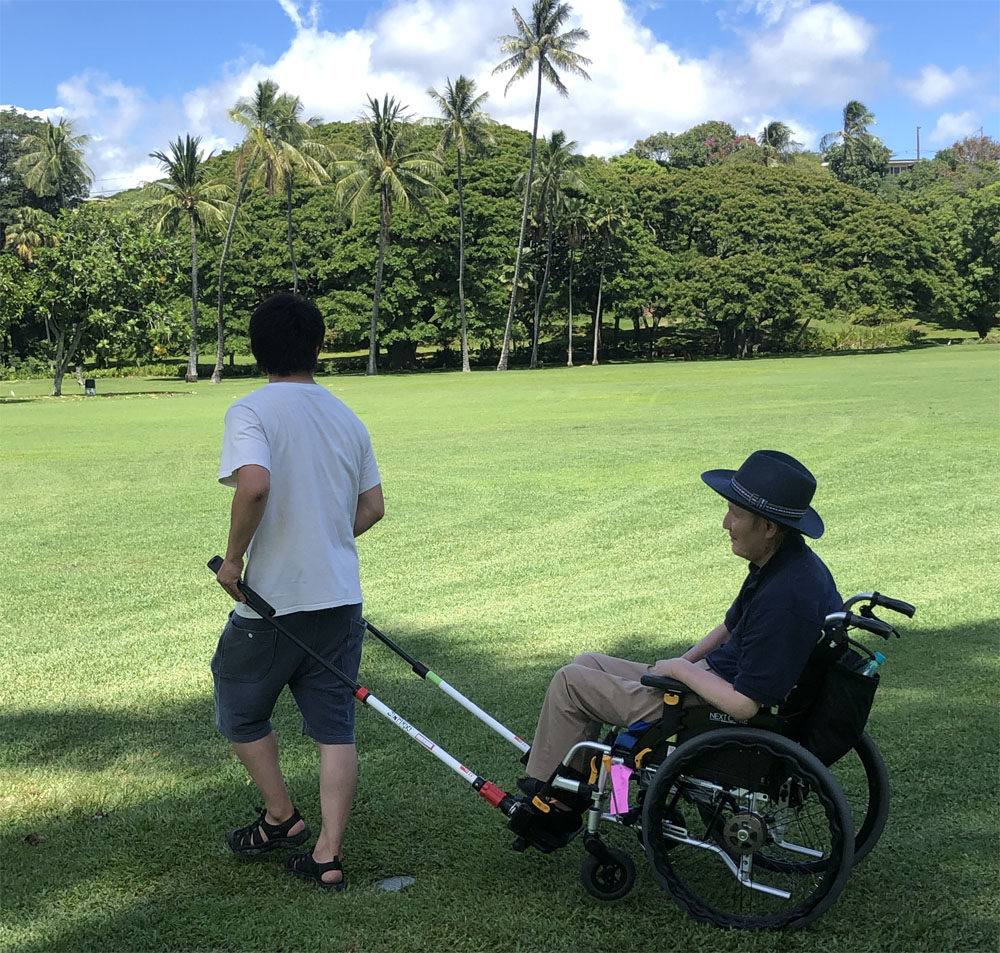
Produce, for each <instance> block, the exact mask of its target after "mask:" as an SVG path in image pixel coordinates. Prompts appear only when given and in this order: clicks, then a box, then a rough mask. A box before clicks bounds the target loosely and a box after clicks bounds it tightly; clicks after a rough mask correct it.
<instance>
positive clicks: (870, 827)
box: [701, 732, 889, 872]
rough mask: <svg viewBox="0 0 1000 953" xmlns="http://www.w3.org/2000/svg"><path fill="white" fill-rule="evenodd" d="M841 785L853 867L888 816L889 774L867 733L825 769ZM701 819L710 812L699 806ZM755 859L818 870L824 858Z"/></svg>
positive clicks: (773, 855)
mask: <svg viewBox="0 0 1000 953" xmlns="http://www.w3.org/2000/svg"><path fill="white" fill-rule="evenodd" d="M828 770H829V771H830V773H831V774H832V775H833V777H834V780H835V781H836V782H837V783H838V784H839V785H840V789H841V790H842V791H843V792H844V797H845V799H846V800H847V806H848V807H849V808H850V811H851V819H852V821H853V823H854V830H855V831H856V832H857V833H856V834H855V837H854V866H855V867H856V866H857V865H858V864H859V863H860V862H861V861H862V860H863V859H864V858H865V857H866V856H867V855H868V854H869V853H870V852H871V849H872V848H873V847H874V846H875V844H876V843H877V842H878V839H879V837H881V836H882V831H883V830H884V829H885V822H886V819H887V818H888V816H889V775H888V774H887V773H886V770H885V761H883V760H882V753H881V752H880V751H879V750H878V747H877V746H876V744H875V742H874V741H872V739H871V738H870V737H869V736H868V734H867V732H866V733H865V734H864V735H863V736H862V738H861V740H860V741H859V742H858V743H857V745H856V746H855V747H854V748H852V749H851V750H850V751H849V752H847V754H845V755H844V756H843V757H842V758H841V759H840V760H839V761H837V762H836V763H835V764H832V765H830V767H829V768H828ZM701 813H702V819H703V820H704V821H705V822H706V823H709V822H710V821H711V812H710V811H709V810H708V809H707V808H704V807H702V808H701ZM758 862H759V863H760V864H761V865H762V866H763V867H766V868H768V869H770V870H786V871H787V870H798V871H800V872H809V871H816V870H819V869H820V867H821V866H822V865H823V864H825V863H826V861H825V860H805V859H802V858H797V857H790V856H788V855H787V854H784V855H778V852H772V851H770V850H767V849H765V850H763V851H762V852H761V854H760V855H759V857H758Z"/></svg>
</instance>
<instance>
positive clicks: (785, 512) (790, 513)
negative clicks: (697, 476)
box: [730, 477, 808, 520]
mask: <svg viewBox="0 0 1000 953" xmlns="http://www.w3.org/2000/svg"><path fill="white" fill-rule="evenodd" d="M730 482H731V483H732V486H733V489H734V490H735V491H736V493H737V495H739V496H740V497H742V498H743V499H744V500H746V502H747V503H749V504H750V505H751V506H752V507H754V508H755V509H758V510H762V511H763V512H765V513H774V515H775V516H786V517H789V518H791V519H797V520H798V519H802V517H803V516H805V515H806V513H807V512H808V509H805V510H795V509H792V508H791V507H788V506H778V504H777V503H770V502H768V501H767V500H766V499H764V497H762V496H761V495H760V494H759V493H751V492H750V491H749V490H748V489H747V488H746V487H743V486H740V484H739V483H738V482H737V481H736V477H733V478H732V480H731V481H730Z"/></svg>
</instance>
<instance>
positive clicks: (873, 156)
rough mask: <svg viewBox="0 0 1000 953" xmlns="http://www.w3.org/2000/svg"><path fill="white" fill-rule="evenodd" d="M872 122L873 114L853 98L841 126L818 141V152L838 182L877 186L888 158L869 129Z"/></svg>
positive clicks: (877, 138)
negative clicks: (821, 154)
mask: <svg viewBox="0 0 1000 953" xmlns="http://www.w3.org/2000/svg"><path fill="white" fill-rule="evenodd" d="M874 125H875V116H874V114H873V113H871V112H870V111H869V110H868V107H867V106H865V104H864V103H862V102H858V100H856V99H852V100H851V101H850V102H849V103H847V105H846V106H844V112H843V117H842V128H840V129H838V130H836V131H835V132H828V133H827V134H826V135H825V136H823V138H822V139H821V140H820V143H819V151H820V152H822V153H823V155H824V158H825V159H826V161H827V164H828V165H829V167H830V170H831V171H832V172H833V174H834V175H835V176H836V177H837V178H838V179H840V181H841V182H849V183H851V184H853V185H856V186H858V187H860V188H865V189H869V190H871V191H874V190H875V189H876V188H877V187H878V183H879V181H880V180H881V176H882V172H883V171H884V169H885V164H886V162H887V161H888V158H889V150H888V149H887V148H886V147H885V146H884V145H882V140H881V139H879V137H878V136H875V135H873V134H872V133H870V132H869V131H868V127H869V126H874Z"/></svg>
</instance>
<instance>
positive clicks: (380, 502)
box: [354, 483, 385, 538]
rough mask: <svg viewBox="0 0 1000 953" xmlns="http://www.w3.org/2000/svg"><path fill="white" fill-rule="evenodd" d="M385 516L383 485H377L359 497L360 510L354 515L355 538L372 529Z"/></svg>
mask: <svg viewBox="0 0 1000 953" xmlns="http://www.w3.org/2000/svg"><path fill="white" fill-rule="evenodd" d="M383 516H385V499H384V498H383V497H382V484H381V483H377V484H376V485H375V486H373V487H372V488H371V489H370V490H365V492H364V493H361V494H359V495H358V509H357V512H356V513H355V514H354V536H355V538H357V537H358V536H360V535H361V534H362V533H363V532H365V531H366V530H369V529H371V528H372V527H373V526H374V525H375V524H376V523H377V522H378V521H379V520H380V519H382V517H383Z"/></svg>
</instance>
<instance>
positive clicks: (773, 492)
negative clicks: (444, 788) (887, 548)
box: [518, 450, 842, 843]
mask: <svg viewBox="0 0 1000 953" xmlns="http://www.w3.org/2000/svg"><path fill="white" fill-rule="evenodd" d="M701 476H702V480H704V482H705V483H707V484H708V486H710V487H711V488H712V489H713V490H715V491H716V492H717V493H719V494H720V495H721V496H722V497H724V498H725V499H726V500H727V501H728V502H729V509H728V511H727V513H726V515H725V518H724V519H723V521H722V525H723V528H724V529H725V530H727V532H728V533H729V538H730V542H731V546H732V551H733V553H734V554H735V555H737V556H740V557H741V558H743V559H746V560H747V561H748V562H749V563H750V567H749V572H748V574H747V576H746V579H745V580H744V582H743V585H742V587H741V588H740V591H739V593H738V595H737V596H736V599H735V600H734V601H733V604H732V605H731V606H730V607H729V610H728V611H727V612H726V615H725V618H724V620H723V622H722V623H721V624H720V625H718V626H716V627H715V628H714V629H712V631H711V632H709V633H708V635H706V636H705V637H704V638H703V639H702V640H701V641H700V642H698V643H697V644H696V645H694V646H692V647H691V648H690V649H688V651H687V652H685V653H684V655H682V656H681V657H680V658H671V659H662V660H660V661H658V662H656V663H655V664H652V665H649V664H646V663H642V662H632V661H628V660H626V659H618V658H612V657H610V656H607V655H600V654H596V653H589V652H588V653H584V654H582V655H578V656H577V657H576V658H575V659H573V661H572V662H571V663H570V664H569V665H566V666H564V667H563V668H561V669H559V671H558V672H556V674H555V676H554V677H553V678H552V681H551V683H550V684H549V687H548V690H547V691H546V694H545V701H544V702H543V704H542V709H541V713H540V715H539V719H538V728H537V730H536V732H535V736H534V740H533V743H532V747H531V751H530V754H529V757H528V761H527V776H526V777H525V778H522V779H521V780H520V781H519V782H518V786H519V787H520V788H521V790H523V791H524V792H525V793H526V794H527V795H528V801H527V802H526V805H527V806H529V807H530V810H531V811H532V812H533V814H534V817H533V819H532V822H531V823H532V824H533V825H535V826H537V829H538V830H539V831H540V832H544V834H545V836H546V837H547V838H548V840H549V842H550V843H558V842H559V841H560V840H562V841H563V842H565V841H567V840H569V838H571V837H572V836H573V835H574V834H575V833H576V832H577V831H578V830H579V829H580V827H581V823H582V812H583V811H584V810H585V809H586V807H587V806H588V804H589V797H586V796H584V795H583V794H581V795H579V796H576V795H573V794H568V793H567V792H565V791H561V790H560V791H556V790H555V789H553V788H552V787H551V786H550V782H551V781H552V779H553V777H554V776H555V774H556V773H557V769H559V771H560V773H563V774H569V775H570V776H573V777H576V778H577V779H579V780H586V779H587V776H586V775H585V774H584V773H583V768H584V764H583V759H582V757H579V758H578V759H577V761H576V763H572V764H571V765H570V766H569V767H568V768H560V763H561V761H562V760H563V758H564V756H565V755H566V752H567V751H569V750H570V748H571V747H572V746H573V745H574V744H576V743H578V742H580V741H584V740H596V738H597V737H598V734H599V733H600V731H601V728H602V726H603V725H605V724H607V725H615V726H626V725H631V724H633V723H635V722H640V721H655V720H657V719H658V718H660V716H661V713H662V710H663V693H662V691H660V690H658V689H655V688H650V687H647V686H645V685H643V684H641V682H640V679H641V678H642V676H644V675H649V674H653V675H662V676H668V677H670V678H674V679H677V680H679V681H682V682H684V683H685V684H686V685H687V686H688V687H689V688H691V690H692V693H691V694H687V695H685V696H684V704H685V705H691V704H705V703H708V704H710V705H712V706H714V707H715V708H717V709H718V710H719V711H722V712H725V713H726V714H728V715H730V716H732V717H733V718H734V719H736V720H738V721H745V720H747V719H749V718H751V717H753V716H754V715H755V714H756V713H757V711H758V709H759V708H760V707H762V706H771V705H776V704H778V703H779V702H781V701H782V700H783V699H784V698H785V697H786V696H787V695H788V693H789V691H791V689H792V687H793V686H794V685H795V684H796V682H797V681H798V679H799V677H800V675H801V674H802V672H803V669H804V668H805V665H806V662H807V661H808V659H809V656H810V653H811V652H812V650H813V648H814V647H815V645H816V643H817V641H818V640H819V638H820V635H821V633H822V630H823V624H824V620H825V618H826V616H827V614H828V613H831V612H835V611H837V610H838V609H840V608H841V606H842V600H841V597H840V595H839V594H838V592H837V588H836V585H835V583H834V580H833V577H832V576H831V574H830V571H829V570H828V569H827V567H826V565H825V564H824V563H823V561H822V560H821V559H820V558H819V557H818V556H816V555H815V553H813V552H812V550H810V549H809V547H808V546H806V544H805V542H804V540H803V538H802V537H803V536H809V537H810V538H813V539H817V538H819V537H820V536H821V535H822V533H823V521H822V520H821V519H820V517H819V515H818V514H817V513H816V511H815V510H813V509H812V507H811V505H810V504H811V502H812V498H813V495H814V493H815V490H816V480H815V478H814V477H813V475H812V474H811V473H810V472H809V470H807V469H806V468H805V467H804V466H803V465H802V464H801V463H799V461H798V460H796V459H794V458H793V457H791V456H789V455H788V454H785V453H781V452H780V451H777V450H758V451H756V452H754V453H752V454H751V455H750V456H749V457H748V458H747V459H746V460H745V461H744V463H743V465H742V466H741V467H740V468H739V470H736V471H733V470H708V471H706V472H705V473H703V474H702V475H701Z"/></svg>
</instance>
